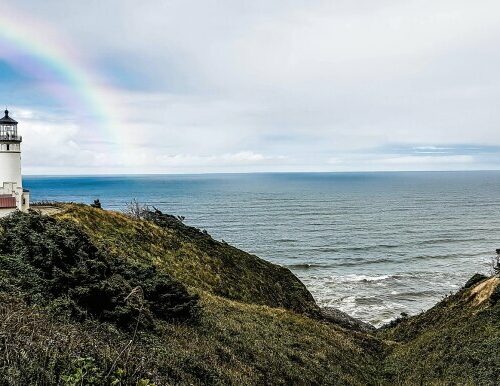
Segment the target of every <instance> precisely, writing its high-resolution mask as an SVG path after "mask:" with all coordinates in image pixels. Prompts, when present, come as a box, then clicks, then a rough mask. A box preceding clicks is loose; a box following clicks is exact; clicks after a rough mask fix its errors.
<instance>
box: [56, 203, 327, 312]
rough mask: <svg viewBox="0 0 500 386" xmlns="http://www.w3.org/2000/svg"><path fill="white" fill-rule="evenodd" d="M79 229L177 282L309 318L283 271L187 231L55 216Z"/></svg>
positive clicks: (105, 214) (119, 219) (74, 212)
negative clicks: (73, 223)
mask: <svg viewBox="0 0 500 386" xmlns="http://www.w3.org/2000/svg"><path fill="white" fill-rule="evenodd" d="M56 217H57V218H59V219H66V220H69V221H72V222H75V223H76V224H79V225H80V226H81V227H83V229H84V230H85V232H86V233H87V234H88V235H89V236H90V237H91V239H92V240H93V241H94V242H95V243H96V245H98V246H99V247H100V248H102V249H105V250H107V251H109V252H110V253H112V254H115V255H117V256H120V257H123V258H126V259H128V260H131V261H139V262H142V263H144V262H145V263H149V264H154V265H156V266H157V267H159V268H161V269H162V270H164V271H165V272H166V273H168V274H169V275H171V276H172V277H174V278H176V279H177V280H179V281H180V282H182V283H184V284H186V285H187V286H189V287H191V288H193V289H195V290H202V291H207V292H209V293H212V294H214V295H219V296H222V297H226V298H229V299H233V300H239V301H242V302H247V303H257V304H262V305H267V306H270V307H283V308H287V309H291V310H294V311H297V312H300V313H307V314H315V313H317V311H318V307H317V305H316V303H315V302H314V299H313V297H312V296H311V294H310V293H309V291H307V289H306V287H305V286H304V285H303V284H302V283H301V282H300V280H298V279H297V278H296V277H295V276H294V275H293V274H292V273H291V272H290V270H288V269H287V268H284V267H280V266H277V265H275V264H271V263H269V262H267V261H265V260H262V259H259V258H258V257H257V256H254V255H251V254H249V253H246V252H244V251H241V250H239V249H237V248H234V247H232V246H230V245H227V244H225V243H222V242H218V241H216V240H214V239H213V238H212V237H210V236H209V235H206V234H204V233H202V232H199V231H197V230H195V229H194V228H191V227H186V226H178V227H172V228H161V227H159V226H157V225H155V224H153V223H151V222H148V221H141V220H135V219H132V218H130V217H128V216H125V215H124V214H121V213H117V212H109V211H103V210H99V209H94V208H90V207H88V206H84V205H76V204H72V205H65V206H63V212H62V213H59V214H57V215H56Z"/></svg>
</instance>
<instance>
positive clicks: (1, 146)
mask: <svg viewBox="0 0 500 386" xmlns="http://www.w3.org/2000/svg"><path fill="white" fill-rule="evenodd" d="M21 142H22V137H21V136H20V135H18V133H17V121H15V120H14V119H12V118H11V117H10V116H9V112H8V111H7V110H5V116H4V117H3V118H1V119H0V216H2V215H5V214H8V213H10V212H12V211H14V210H16V209H19V210H23V211H24V210H27V209H28V208H29V192H28V191H27V190H24V189H23V180H22V172H21Z"/></svg>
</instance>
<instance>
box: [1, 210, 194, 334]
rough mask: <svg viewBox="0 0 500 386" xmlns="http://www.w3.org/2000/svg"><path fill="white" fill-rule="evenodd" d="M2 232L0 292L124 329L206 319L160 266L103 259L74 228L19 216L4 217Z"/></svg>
mask: <svg viewBox="0 0 500 386" xmlns="http://www.w3.org/2000/svg"><path fill="white" fill-rule="evenodd" d="M0 229H1V231H0V290H3V291H9V292H13V291H14V292H21V293H22V294H23V295H24V297H25V299H26V300H27V301H28V302H30V303H34V304H40V305H43V306H46V307H48V308H50V309H53V310H56V311H61V310H62V311H64V313H65V314H66V315H69V316H71V317H73V318H76V319H79V320H83V319H85V318H87V317H88V316H91V317H93V318H96V319H99V320H102V321H109V322H112V323H115V324H116V325H117V326H119V327H121V328H134V327H135V326H137V325H140V326H143V327H151V326H152V325H153V323H154V318H158V319H162V320H165V321H170V322H172V321H175V322H187V321H195V320H196V319H197V318H198V316H199V306H198V298H197V297H196V296H192V295H190V294H189V293H188V292H187V290H186V288H185V286H183V285H182V284H181V283H179V282H177V281H176V280H174V279H173V278H172V277H170V276H169V275H167V274H165V273H162V272H159V271H158V270H157V269H156V268H155V267H152V266H150V267H145V266H142V265H139V264H137V263H131V262H128V261H126V260H124V259H120V258H119V257H116V256H111V255H105V254H103V253H102V252H100V251H99V250H98V249H97V248H96V247H95V246H94V244H92V242H91V241H90V239H89V237H88V236H87V234H86V233H85V232H83V231H82V230H81V229H80V228H79V227H77V226H76V225H74V224H72V223H68V222H63V221H58V220H55V219H53V218H50V217H47V216H43V215H40V214H39V213H35V212H31V213H29V214H25V213H20V212H17V213H14V214H13V215H11V216H8V217H5V218H2V219H0ZM27 277H28V278H29V280H26V278H27Z"/></svg>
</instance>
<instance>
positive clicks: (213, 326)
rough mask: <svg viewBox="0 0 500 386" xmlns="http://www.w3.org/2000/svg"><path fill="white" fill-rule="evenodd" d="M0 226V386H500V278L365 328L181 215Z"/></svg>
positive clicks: (18, 218)
mask: <svg viewBox="0 0 500 386" xmlns="http://www.w3.org/2000/svg"><path fill="white" fill-rule="evenodd" d="M138 217H140V219H137V218H135V219H134V218H132V217H129V216H126V215H124V214H120V213H114V212H108V211H104V210H101V209H99V208H91V207H88V206H84V205H61V206H60V207H59V212H58V213H56V214H53V215H52V216H51V217H46V216H40V215H39V214H36V213H31V214H29V215H26V214H16V215H14V216H12V217H9V218H7V219H2V220H0V227H1V229H0V384H2V385H3V384H9V385H27V384H34V385H45V384H63V385H81V384H83V385H85V384H94V385H101V384H105V385H106V384H108V385H125V384H133V385H136V384H138V385H150V384H156V385H165V384H233V385H246V384H284V385H285V384H286V385H291V384H304V385H305V384H318V385H319V384H339V385H342V384H349V385H380V384H384V385H390V384H474V385H475V384H491V385H494V384H498V382H499V379H498V378H496V374H497V373H498V371H497V369H498V363H499V360H500V357H499V354H498V352H500V350H499V348H500V333H499V331H500V324H499V321H500V304H499V303H500V302H498V301H497V300H496V299H497V293H498V292H499V291H498V288H500V287H499V286H498V282H500V279H497V278H489V279H488V278H484V277H476V278H475V279H474V280H473V281H471V282H469V283H468V286H467V288H464V289H463V290H462V291H460V292H459V293H458V294H456V295H453V296H450V297H448V298H447V299H445V300H444V301H443V302H441V303H439V304H438V305H436V306H435V307H434V308H433V309H431V310H429V311H427V312H425V313H423V314H421V315H418V316H415V317H411V318H404V319H403V320H400V321H399V322H398V323H395V325H394V326H392V327H388V328H386V329H382V330H378V331H373V332H358V331H354V330H350V329H348V328H344V327H341V326H340V325H336V324H332V323H327V322H325V321H322V320H321V319H320V316H319V315H320V313H319V309H318V307H317V305H316V304H315V302H314V300H313V298H312V297H311V295H310V294H309V292H308V291H307V289H306V288H305V287H304V286H303V285H302V283H301V282H300V281H299V280H298V279H297V278H296V277H295V276H294V275H293V274H292V273H291V272H290V271H289V270H287V269H285V268H282V267H278V266H276V265H273V264H270V263H268V262H265V261H263V260H261V259H259V258H258V257H256V256H253V255H250V254H247V253H245V252H243V251H240V250H238V249H236V248H234V247H231V246H229V245H227V244H226V243H224V242H218V241H216V240H213V239H212V238H211V237H210V236H209V235H207V234H206V233H205V232H202V231H200V230H197V229H195V228H192V227H188V226H186V225H184V224H183V223H182V221H181V220H180V219H178V218H176V217H173V216H168V215H165V214H162V213H160V212H157V211H152V212H147V213H146V212H144V213H141V215H140V216H138Z"/></svg>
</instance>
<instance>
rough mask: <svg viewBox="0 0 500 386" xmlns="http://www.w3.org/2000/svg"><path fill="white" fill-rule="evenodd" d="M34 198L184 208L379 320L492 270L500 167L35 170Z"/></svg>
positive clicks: (338, 303) (499, 228)
mask: <svg viewBox="0 0 500 386" xmlns="http://www.w3.org/2000/svg"><path fill="white" fill-rule="evenodd" d="M24 185H25V187H26V188H28V189H30V190H31V197H32V200H34V201H38V200H56V201H74V202H83V203H90V202H92V201H93V200H94V199H96V198H99V199H100V200H101V202H102V204H103V206H104V207H105V208H109V209H113V210H123V209H124V208H125V207H126V205H127V203H128V202H130V201H131V200H132V199H134V198H135V199H137V200H138V201H140V202H141V203H145V204H148V205H151V206H155V207H157V208H158V209H160V210H162V211H164V212H167V213H170V214H174V215H182V216H185V223H186V224H188V225H192V226H195V227H198V228H201V229H206V230H207V231H208V232H209V233H210V234H211V235H212V236H213V237H214V238H215V239H219V240H220V239H224V240H225V241H227V242H228V243H230V244H233V245H235V246H237V247H239V248H241V249H244V250H246V251H248V252H251V253H254V254H256V255H258V256H260V257H262V258H264V259H266V260H269V261H271V262H273V263H276V264H280V265H282V266H285V267H288V268H290V269H291V270H292V271H293V272H294V273H295V274H296V275H297V276H298V277H299V278H300V279H301V280H302V281H303V283H304V284H305V285H306V286H307V287H308V289H309V290H310V291H311V293H312V294H313V296H314V298H315V299H316V300H317V302H318V303H319V304H320V305H323V306H333V307H337V308H339V309H340V310H342V311H345V312H347V313H348V314H350V315H352V316H354V317H357V318H360V319H361V320H364V321H367V322H370V323H373V324H375V325H377V326H380V325H381V324H383V323H386V322H388V321H390V320H391V319H393V318H395V317H397V316H399V315H400V314H401V313H402V312H406V313H408V314H416V313H419V312H421V311H423V310H425V309H428V308H429V307H432V305H434V304H435V303H436V302H437V301H439V300H440V299H442V298H443V297H444V296H446V295H447V294H449V293H450V292H454V291H456V290H458V289H459V288H460V287H461V286H462V285H463V284H464V283H465V282H466V281H467V279H468V278H470V277H471V276H472V275H473V274H474V273H475V272H482V273H490V272H491V258H492V257H493V256H494V253H495V248H500V172H495V171H488V172H486V171H485V172H401V173H399V172H397V173H262V174H260V173H257V174H205V175H144V176H105V177H101V176H89V177H50V176H48V177H47V176H26V177H24Z"/></svg>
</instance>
